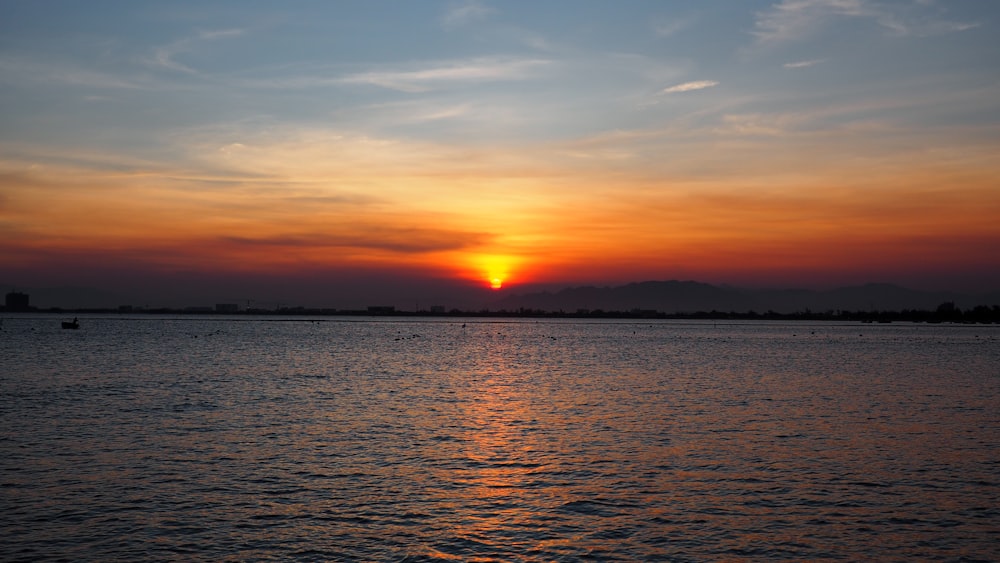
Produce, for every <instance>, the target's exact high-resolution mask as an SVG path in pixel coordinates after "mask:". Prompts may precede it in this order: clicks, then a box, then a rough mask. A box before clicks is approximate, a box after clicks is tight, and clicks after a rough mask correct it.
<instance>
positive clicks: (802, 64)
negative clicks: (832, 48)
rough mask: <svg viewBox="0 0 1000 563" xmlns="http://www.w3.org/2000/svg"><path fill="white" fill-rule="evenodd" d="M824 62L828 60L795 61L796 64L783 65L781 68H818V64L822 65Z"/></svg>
mask: <svg viewBox="0 0 1000 563" xmlns="http://www.w3.org/2000/svg"><path fill="white" fill-rule="evenodd" d="M822 62H826V59H811V60H808V61H795V62H791V63H785V64H783V65H781V66H782V67H784V68H790V69H794V68H809V67H811V66H816V65H818V64H820V63H822Z"/></svg>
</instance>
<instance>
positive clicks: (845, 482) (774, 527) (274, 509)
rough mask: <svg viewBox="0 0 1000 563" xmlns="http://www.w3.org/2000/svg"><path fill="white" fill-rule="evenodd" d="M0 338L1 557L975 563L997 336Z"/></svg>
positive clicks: (997, 476)
mask: <svg viewBox="0 0 1000 563" xmlns="http://www.w3.org/2000/svg"><path fill="white" fill-rule="evenodd" d="M60 320H61V319H60V318H59V317H54V316H50V315H12V314H8V315H7V316H6V317H5V318H4V319H3V324H2V327H0V530H2V539H0V559H2V560H4V561H22V560H23V561H39V560H67V561H84V560H92V561H110V560H135V561H139V560H142V561H155V560H177V561H187V560H212V561H221V560H233V561H269V560H274V561H289V560H301V561H324V560H329V561H453V560H454V561H708V560H758V561H765V560H767V561H771V560H790V561H803V560H845V561H858V560H880V561H890V560H898V561H912V560H924V561H928V560H942V561H976V560H983V561H988V560H996V559H997V557H998V553H1000V548H998V546H1000V326H950V325H911V324H889V325H860V324H846V323H807V322H795V323H776V322H775V323H739V322H725V323H724V322H718V323H713V322H711V321H707V322H677V321H609V322H596V321H574V320H534V319H532V320H527V319H524V320H502V321H500V320H497V321H491V320H486V319H423V320H421V319H398V318H377V319H367V318H333V317H328V318H315V319H305V318H286V319H282V318H272V317H266V318H254V317H228V318H227V317H201V318H198V317H179V318H166V317H141V316H134V317H125V316H122V317H115V316H106V317H88V316H83V317H81V318H80V324H81V328H80V329H79V330H63V329H61V328H60V324H59V321H60Z"/></svg>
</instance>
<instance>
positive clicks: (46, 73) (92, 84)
mask: <svg viewBox="0 0 1000 563" xmlns="http://www.w3.org/2000/svg"><path fill="white" fill-rule="evenodd" d="M6 80H17V81H24V80H31V81H39V82H50V83H59V84H69V85H73V86H83V87H87V88H122V89H137V88H146V87H148V86H149V84H148V82H147V81H143V80H138V79H131V78H123V77H121V76H117V75H114V74H108V73H106V72H102V71H97V70H91V69H88V68H83V67H80V66H76V65H71V64H68V63H63V62H53V61H46V60H35V59H28V58H23V57H17V56H0V82H2V81H6Z"/></svg>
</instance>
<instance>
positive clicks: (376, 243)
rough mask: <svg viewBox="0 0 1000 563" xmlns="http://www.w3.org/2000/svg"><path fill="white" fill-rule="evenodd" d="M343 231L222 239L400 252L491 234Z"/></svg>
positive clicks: (467, 242) (455, 246) (443, 247)
mask: <svg viewBox="0 0 1000 563" xmlns="http://www.w3.org/2000/svg"><path fill="white" fill-rule="evenodd" d="M347 231H348V232H344V233H315V234H307V235H285V236H271V237H235V236H230V237H222V239H221V240H222V241H224V242H226V243H231V244H238V245H250V246H284V247H293V248H338V247H339V248H366V249H372V250H386V251H389V252H398V253H401V254H422V253H426V252H443V251H448V250H461V249H464V248H471V247H476V246H479V245H482V244H485V243H487V242H489V240H490V239H491V238H492V235H489V234H487V233H475V232H467V231H449V230H443V229H423V228H387V227H351V228H350V229H347Z"/></svg>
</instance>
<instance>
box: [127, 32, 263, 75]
mask: <svg viewBox="0 0 1000 563" xmlns="http://www.w3.org/2000/svg"><path fill="white" fill-rule="evenodd" d="M243 33H244V30H242V29H219V30H212V31H202V32H200V33H198V34H196V35H192V36H190V37H184V38H182V39H178V40H176V41H174V42H172V43H169V44H167V45H163V46H160V47H157V48H156V49H154V50H153V54H152V56H151V57H148V58H146V59H144V62H145V63H146V64H148V65H150V66H153V67H157V68H162V69H167V70H173V71H177V72H184V73H187V74H195V73H196V72H197V71H195V69H193V68H191V67H190V66H188V65H185V64H184V63H181V62H179V61H177V60H176V57H177V56H178V55H180V54H183V53H190V52H192V51H194V50H195V48H196V47H197V45H198V44H200V43H204V42H208V41H215V40H218V39H227V38H230V37H238V36H240V35H243Z"/></svg>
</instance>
